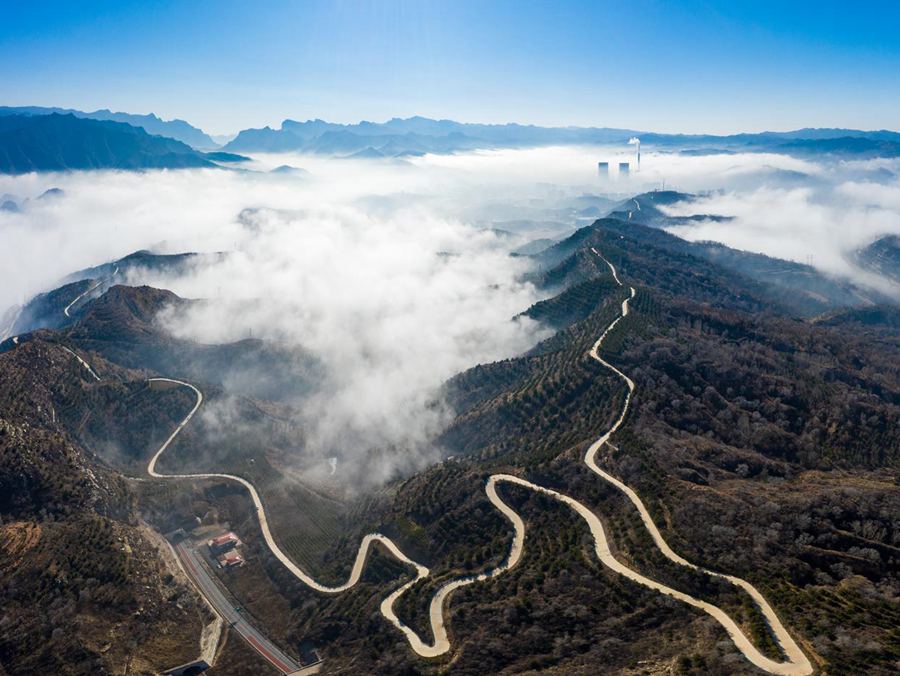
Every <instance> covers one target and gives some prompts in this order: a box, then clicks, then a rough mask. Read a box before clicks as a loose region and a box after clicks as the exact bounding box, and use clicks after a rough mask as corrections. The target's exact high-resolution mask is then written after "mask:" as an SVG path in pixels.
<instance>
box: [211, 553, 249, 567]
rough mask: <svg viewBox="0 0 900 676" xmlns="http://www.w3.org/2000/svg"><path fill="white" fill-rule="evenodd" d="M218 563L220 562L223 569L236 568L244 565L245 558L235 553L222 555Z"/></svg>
mask: <svg viewBox="0 0 900 676" xmlns="http://www.w3.org/2000/svg"><path fill="white" fill-rule="evenodd" d="M216 561H218V562H219V566H221V567H222V568H234V567H235V566H243V565H244V557H243V556H241V555H240V554H238V553H237V552H235V551H231V552H228V553H227V554H222V556H220V557H219V558H218V559H216Z"/></svg>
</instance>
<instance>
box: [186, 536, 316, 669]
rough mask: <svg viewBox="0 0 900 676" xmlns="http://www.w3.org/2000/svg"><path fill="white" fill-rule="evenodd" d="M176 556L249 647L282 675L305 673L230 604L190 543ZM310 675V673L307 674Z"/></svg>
mask: <svg viewBox="0 0 900 676" xmlns="http://www.w3.org/2000/svg"><path fill="white" fill-rule="evenodd" d="M175 552H176V553H177V554H178V558H180V559H181V563H182V565H183V566H184V569H185V570H186V571H187V573H188V575H189V576H190V578H191V580H192V581H193V582H194V584H195V585H197V588H198V589H199V590H200V592H201V593H202V594H203V595H204V596H205V597H206V599H207V600H208V601H209V602H210V603H211V604H212V606H213V607H214V608H215V609H216V611H217V612H218V613H219V615H221V616H222V618H223V619H224V620H225V623H226V624H228V625H229V626H230V627H231V628H232V629H233V630H234V631H236V632H237V633H238V634H240V635H241V638H243V639H244V640H245V641H247V643H249V644H250V645H251V646H253V648H255V649H256V652H258V653H259V654H260V655H262V656H263V657H264V658H265V659H266V660H267V661H268V662H269V663H270V664H271V665H272V666H273V667H275V668H276V669H278V670H279V671H280V672H281V673H282V674H295V673H303V672H304V671H305V670H303V667H301V666H300V664H298V663H297V662H296V661H294V660H293V659H291V658H290V657H288V656H287V655H285V654H284V653H283V652H282V651H281V650H280V649H279V648H278V647H277V646H276V645H275V644H274V643H272V642H271V641H270V640H269V639H267V638H266V637H265V636H263V635H262V633H260V631H259V630H258V629H257V628H256V627H254V626H253V625H252V624H250V622H248V621H247V618H245V617H244V616H243V615H242V614H241V612H240V611H238V610H237V608H235V606H234V604H233V603H232V602H231V601H229V600H228V599H227V598H226V597H225V595H224V594H223V593H222V591H221V590H220V589H219V587H218V585H217V584H216V583H215V581H214V580H213V579H212V573H211V572H210V571H209V570H208V569H207V567H206V564H205V563H204V562H203V561H201V558H202V557H201V556H200V554H199V553H198V552H197V550H196V549H194V547H193V546H191V544H190V543H189V542H186V541H185V542H180V543H178V544H177V545H176V546H175ZM307 673H308V672H307Z"/></svg>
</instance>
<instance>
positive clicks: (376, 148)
mask: <svg viewBox="0 0 900 676" xmlns="http://www.w3.org/2000/svg"><path fill="white" fill-rule="evenodd" d="M63 119H65V120H67V121H65V122H63V121H61V120H63ZM79 122H83V123H84V124H79ZM98 124H120V125H126V126H127V127H128V128H130V129H132V130H138V131H140V132H142V133H143V136H141V135H140V134H135V133H133V132H130V133H126V132H125V131H123V130H122V128H121V127H119V128H118V132H114V131H112V130H113V129H114V128H113V127H100V126H96V125H98ZM101 130H102V131H101ZM0 134H2V136H3V138H2V139H0V172H3V173H20V172H26V171H35V170H36V171H54V170H62V169H94V168H122V169H142V168H162V167H168V168H180V167H202V166H211V164H212V163H213V162H238V161H241V160H243V159H246V158H243V157H241V156H239V155H236V154H235V153H261V152H267V153H281V152H299V153H314V154H322V155H331V156H337V157H349V158H357V159H366V158H368V159H379V158H402V157H408V156H416V155H424V154H426V153H436V154H446V153H454V152H463V151H469V150H474V149H479V148H531V147H539V146H548V145H623V146H624V145H625V144H626V143H627V142H628V141H629V139H631V138H632V137H635V136H638V137H640V139H641V142H642V143H643V144H644V147H645V148H648V149H653V148H656V149H662V150H668V151H678V152H680V153H682V154H686V155H707V154H719V153H734V152H776V153H783V154H789V155H795V156H800V157H809V156H817V157H829V156H832V157H841V158H846V157H851V158H855V159H866V158H872V157H900V133H898V132H893V131H886V130H880V131H860V130H854V129H798V130H795V131H788V132H761V133H757V134H732V135H728V136H714V135H708V134H693V135H692V134H657V133H652V132H641V131H637V130H634V129H618V128H610V127H537V126H534V125H521V124H471V123H463V122H455V121H453V120H433V119H429V118H426V117H410V118H393V119H391V120H388V121H387V122H367V121H363V122H360V123H358V124H337V123H334V122H326V121H325V120H319V119H316V120H308V121H306V122H296V121H294V120H285V121H284V122H282V124H281V128H280V129H271V128H270V127H264V128H262V129H245V130H243V131H241V132H240V133H239V134H238V135H237V136H236V137H235V138H234V139H233V140H231V141H230V142H229V143H227V144H226V145H225V146H223V147H222V148H221V150H220V151H218V152H212V153H204V152H201V151H199V150H198V149H215V148H217V147H218V145H217V144H216V142H215V141H214V140H213V139H212V138H211V137H210V136H209V135H207V134H205V133H204V132H202V131H201V130H200V129H197V128H196V127H193V126H191V125H190V124H188V123H187V122H184V121H182V120H171V121H164V120H161V119H160V118H159V117H157V116H156V115H153V114H150V115H131V114H128V113H113V112H110V111H108V110H98V111H94V112H92V113H85V112H82V111H77V110H71V109H63V108H44V107H38V106H24V107H0ZM102 134H114V135H116V136H117V138H116V139H115V140H112V141H111V144H107V143H106V141H101V139H100V135H102ZM126 139H127V140H126ZM151 139H152V140H151Z"/></svg>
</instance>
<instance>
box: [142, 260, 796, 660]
mask: <svg viewBox="0 0 900 676" xmlns="http://www.w3.org/2000/svg"><path fill="white" fill-rule="evenodd" d="M592 251H593V253H594V254H595V255H597V256H598V257H599V258H600V259H601V260H603V261H604V262H605V263H606V265H607V266H609V269H610V272H611V273H612V276H613V279H614V280H615V282H616V284H617V285H619V286H621V287H623V288H624V284H622V281H621V280H620V279H619V276H618V273H617V271H616V268H615V266H613V264H612V263H611V262H610V261H608V260H607V259H606V258H604V257H603V256H602V254H601V253H600V252H599V251H597V249H595V248H592ZM628 288H629V292H630V293H629V296H628V297H627V298H626V299H625V300H624V301H622V311H621V314H620V315H619V316H618V317H616V319H615V320H614V321H613V322H612V323H611V324H610V325H609V326H608V327H607V328H606V330H605V331H604V332H603V334H602V335H601V336H600V337H599V338H598V339H597V341H596V342H595V343H594V345H593V346H592V347H591V350H590V353H589V354H590V357H591V358H592V359H594V360H596V361H597V362H599V363H600V364H602V365H603V366H605V367H606V368H607V369H609V370H611V371H612V372H613V373H615V374H616V375H617V376H619V377H620V378H621V379H622V380H623V381H624V382H625V384H626V385H627V387H628V392H627V394H626V396H625V402H624V404H623V406H622V411H621V413H620V414H619V417H618V418H617V419H616V421H615V422H614V423H613V425H612V427H610V429H609V430H607V431H606V432H605V433H604V434H603V435H602V436H601V437H599V438H598V439H597V440H596V441H594V443H592V444H591V446H590V447H589V448H588V450H587V452H586V454H585V457H584V462H585V464H586V465H587V466H588V468H590V469H591V471H593V472H594V473H595V474H597V475H598V476H599V477H601V478H602V479H604V480H605V481H607V482H609V483H610V484H612V485H613V486H615V487H616V488H617V489H619V490H620V491H622V492H623V493H624V494H625V496H626V497H627V498H628V499H629V500H630V501H631V503H632V504H633V505H634V506H635V508H636V509H637V510H638V513H639V514H640V517H641V521H642V522H643V524H644V527H645V528H646V529H647V530H648V531H649V532H650V535H651V536H652V538H653V542H654V543H655V544H656V546H657V547H658V548H659V550H660V551H661V552H662V553H663V555H664V556H665V557H666V558H668V559H669V560H670V561H672V562H674V563H676V564H678V565H681V566H685V567H688V568H691V569H693V570H697V571H701V572H703V573H706V574H708V575H712V576H715V577H719V578H721V579H724V580H727V581H728V582H730V583H731V584H733V585H735V586H737V587H740V588H741V589H743V590H744V591H745V592H747V594H749V595H750V597H751V598H752V599H753V601H754V602H755V603H756V605H757V606H758V608H759V610H760V611H761V612H762V614H763V616H764V617H765V619H766V621H767V622H768V625H769V628H770V629H771V631H772V634H773V635H774V636H775V639H776V641H777V642H778V645H779V646H780V648H781V650H782V652H783V653H784V656H785V658H786V660H785V661H776V660H773V659H771V658H769V657H767V656H766V655H763V654H762V653H761V652H760V651H759V650H758V649H757V648H756V647H755V646H754V645H753V643H752V642H751V641H750V639H748V638H747V636H746V635H745V634H744V633H743V631H741V629H740V627H739V626H738V625H737V623H736V622H735V621H734V620H733V619H732V618H731V617H730V616H729V615H728V614H727V613H726V612H725V611H723V610H722V609H721V608H719V607H718V606H716V605H714V604H712V603H708V602H706V601H703V600H701V599H698V598H696V597H694V596H691V595H689V594H685V593H684V592H680V591H678V590H676V589H673V588H671V587H669V586H667V585H664V584H662V583H659V582H656V581H655V580H652V579H650V578H648V577H646V576H644V575H642V574H640V573H638V572H636V571H634V570H632V569H631V568H628V567H627V566H626V565H625V564H623V563H621V562H620V561H619V560H618V559H616V558H615V556H614V555H613V553H612V551H611V549H610V545H609V541H608V539H607V537H606V533H605V531H604V529H603V524H602V523H601V521H600V519H599V518H598V517H597V516H596V515H595V514H594V513H593V512H592V511H591V510H590V509H589V508H588V507H586V506H585V505H583V504H582V503H580V502H578V501H577V500H575V499H574V498H572V497H569V496H567V495H564V494H562V493H559V492H557V491H555V490H552V489H549V488H545V487H543V486H539V485H537V484H535V483H532V482H530V481H528V480H526V479H523V478H521V477H518V476H514V475H512V474H494V475H492V476H490V477H489V478H488V481H487V484H486V486H485V491H486V493H487V496H488V499H489V500H490V501H491V504H493V505H494V506H495V507H496V508H497V509H498V510H499V511H500V512H501V513H502V514H503V515H504V516H505V517H506V518H507V519H508V520H509V522H510V523H511V524H512V527H513V542H512V546H511V548H510V552H509V556H508V557H507V559H506V560H505V561H504V563H503V564H501V565H500V566H498V567H497V568H494V569H493V570H490V571H486V572H483V573H480V574H478V575H472V576H468V577H464V578H458V579H455V580H452V581H450V582H447V583H446V584H444V585H442V586H441V587H439V588H438V590H437V592H436V593H435V595H434V597H432V600H431V603H430V606H429V617H430V623H431V630H432V635H433V637H434V640H433V642H432V643H426V642H425V641H423V640H422V638H421V637H420V636H419V635H418V634H417V633H416V632H415V631H413V629H412V628H410V627H408V626H406V625H405V624H403V622H402V621H401V620H400V619H399V618H398V617H397V615H396V613H395V612H394V604H395V603H396V601H397V599H398V598H400V597H401V596H402V595H403V594H404V593H405V592H406V591H407V590H409V589H410V588H411V587H412V586H413V585H415V584H416V583H417V582H419V581H420V580H423V579H425V578H427V577H428V575H429V570H428V568H426V567H425V566H423V565H421V564H419V563H417V562H415V561H413V560H412V559H410V558H409V557H408V556H406V555H405V554H404V553H403V552H402V551H401V550H400V548H399V547H398V546H397V545H396V544H395V543H394V542H393V541H392V540H391V539H390V538H388V537H386V536H385V535H382V534H381V533H370V534H368V535H366V536H365V537H364V538H363V540H362V542H361V543H360V546H359V550H358V551H357V554H356V559H355V561H354V563H353V568H352V570H351V572H350V576H349V578H348V580H347V582H345V583H344V584H342V585H338V586H334V587H329V586H326V585H323V584H321V583H319V582H317V581H316V580H315V579H313V578H312V577H311V576H310V575H308V574H307V573H306V572H304V571H303V570H301V569H300V568H299V567H297V566H296V565H295V564H294V562H293V561H291V560H290V558H288V556H287V555H286V554H285V553H284V552H283V551H282V550H281V548H280V547H279V546H278V544H277V543H276V542H275V539H274V537H273V536H272V533H271V530H270V529H269V524H268V519H267V517H266V511H265V508H264V506H263V503H262V500H261V499H260V496H259V493H258V492H257V490H256V488H255V487H254V486H253V484H251V483H250V482H248V481H247V480H245V479H242V478H241V477H238V476H235V475H233V474H221V473H198V474H160V473H159V472H157V471H156V464H157V461H158V460H159V458H160V456H161V455H162V454H163V453H164V452H165V450H166V449H167V448H168V447H169V446H170V445H171V443H172V442H173V441H174V440H175V438H176V437H177V436H178V434H179V433H180V432H181V431H182V430H183V429H184V427H185V425H187V424H188V423H189V422H190V420H191V418H193V416H194V414H195V413H196V412H197V409H199V408H200V405H201V404H202V403H203V394H202V393H201V392H200V390H198V389H197V388H196V387H194V386H193V385H191V384H190V383H186V382H184V381H181V380H175V379H171V378H151V379H150V381H151V382H168V383H173V384H176V385H182V386H184V387H188V388H190V389H191V390H193V391H194V393H195V394H196V395H197V400H196V403H195V404H194V407H193V408H192V409H191V411H190V413H188V415H187V416H186V417H185V418H184V420H182V421H181V423H179V425H178V427H176V428H175V430H174V431H173V432H172V434H171V435H170V436H169V438H168V439H166V441H165V443H163V445H162V446H160V448H159V450H157V451H156V453H155V454H154V455H153V457H152V458H151V459H150V462H149V464H148V465H147V473H148V474H149V475H150V476H151V477H155V478H161V479H224V480H227V481H234V482H236V483H239V484H241V485H242V486H243V487H244V488H246V489H247V491H248V492H249V493H250V497H251V498H252V499H253V504H254V506H255V508H256V515H257V518H258V519H259V524H260V528H261V530H262V534H263V538H264V539H265V542H266V544H267V545H268V547H269V549H270V550H271V551H272V554H273V555H274V556H275V557H276V558H277V559H278V560H279V561H281V563H282V564H284V566H285V567H286V568H287V569H288V570H289V571H290V572H291V573H292V574H293V575H294V576H295V577H297V578H298V579H299V580H300V581H302V582H303V583H304V584H306V585H307V586H309V587H311V588H312V589H315V590H316V591H319V592H322V593H327V594H336V593H340V592H342V591H345V590H347V589H350V588H351V587H353V586H354V585H355V584H356V583H357V582H358V581H359V579H360V576H361V575H362V571H363V569H364V566H365V561H366V558H367V556H368V553H369V550H370V549H371V547H372V545H373V544H374V543H376V542H377V543H379V544H381V545H382V546H383V547H384V548H385V549H387V550H388V551H389V552H390V553H391V554H392V555H393V556H394V557H395V558H396V559H397V560H399V561H401V562H402V563H405V564H407V565H409V566H411V567H412V568H413V569H414V570H415V571H416V575H415V577H414V578H413V579H412V580H410V581H408V582H406V583H405V584H404V585H402V586H401V587H399V588H397V589H396V590H394V591H393V592H391V594H390V595H388V596H387V597H386V598H385V599H384V600H383V601H382V603H381V613H382V615H384V617H385V618H386V619H387V620H388V621H389V622H391V624H393V625H394V626H395V627H397V628H398V629H399V630H400V631H402V632H403V634H404V635H405V636H406V638H407V640H408V641H409V644H410V647H411V648H412V649H413V650H414V651H415V652H416V653H417V654H418V655H421V656H422V657H437V656H439V655H443V654H444V653H446V652H448V651H449V650H450V640H449V637H448V634H447V627H446V625H445V623H444V606H445V603H446V601H447V598H448V597H449V596H450V594H452V593H453V592H454V591H455V590H457V589H459V588H461V587H464V586H467V585H470V584H474V583H476V582H482V581H485V580H489V579H491V578H494V577H497V576H498V575H501V574H502V573H504V572H506V571H508V570H509V569H511V568H513V567H514V566H515V565H516V564H517V563H518V562H519V560H520V559H521V556H522V552H523V550H524V546H525V523H524V521H523V520H522V517H521V516H519V515H518V514H517V513H516V512H515V511H514V510H513V509H512V508H511V507H510V506H509V505H507V504H506V503H505V502H504V501H503V499H502V498H501V497H500V495H499V494H498V492H497V486H498V485H500V484H504V483H506V484H513V485H517V486H522V487H525V488H528V489H530V490H533V491H535V492H538V493H542V494H544V495H548V496H550V497H552V498H555V499H556V500H559V501H560V502H562V503H563V504H565V505H567V506H569V507H571V508H572V509H573V510H574V511H575V512H576V513H577V514H578V515H579V516H580V517H581V518H583V519H584V520H585V521H586V522H587V525H588V527H589V528H590V531H591V535H592V536H593V538H594V550H595V552H596V554H597V557H598V558H599V559H600V561H601V563H603V565H605V566H606V567H607V568H609V569H610V570H612V571H614V572H616V573H618V574H620V575H622V576H623V577H627V578H628V579H630V580H632V581H634V582H637V583H638V584H641V585H644V586H645V587H648V588H650V589H654V590H656V591H658V592H660V593H662V594H665V595H667V596H670V597H672V598H675V599H678V600H680V601H683V602H684V603H687V604H688V605H691V606H693V607H695V608H698V609H700V610H702V611H704V612H705V613H707V614H708V615H710V616H711V617H712V618H713V619H715V620H716V621H717V622H718V623H719V624H720V625H721V626H722V627H723V628H724V629H725V631H726V632H727V633H728V635H729V637H730V638H731V640H732V641H733V642H734V644H735V646H736V647H737V649H738V650H739V651H740V652H741V653H742V654H743V655H744V657H746V659H747V660H748V661H750V662H751V663H752V664H754V665H755V666H757V667H759V668H760V669H762V670H763V671H766V672H768V673H770V674H784V675H788V676H806V675H807V674H811V673H812V672H813V667H812V664H811V663H810V661H809V659H808V658H807V657H806V655H805V654H804V653H803V651H802V650H800V647H799V646H798V645H797V643H796V642H795V641H794V639H793V638H792V637H791V635H790V633H788V631H787V629H785V627H784V625H783V624H782V623H781V620H780V619H779V618H778V615H777V614H776V613H775V611H774V610H773V609H772V607H771V606H770V605H769V604H768V602H767V601H766V600H765V598H764V597H763V595H762V594H761V593H760V592H759V591H758V590H757V589H756V588H755V587H754V586H753V585H751V584H750V583H749V582H747V581H745V580H742V579H741V578H738V577H734V576H731V575H725V574H722V573H717V572H714V571H711V570H708V569H706V568H702V567H700V566H697V565H695V564H693V563H690V562H689V561H687V560H686V559H684V558H683V557H681V556H679V555H678V554H676V553H675V552H674V551H673V550H672V549H671V547H669V545H668V543H667V542H666V541H665V539H664V538H663V536H662V534H661V533H660V531H659V529H658V528H657V527H656V524H655V523H654V521H653V518H652V517H651V516H650V512H649V511H648V510H647V508H646V506H645V505H644V503H643V501H642V500H641V499H640V497H639V496H638V494H637V493H636V492H635V491H634V490H633V489H631V488H629V487H628V486H627V485H626V484H624V483H622V482H621V481H619V480H618V479H616V478H615V477H614V476H612V475H611V474H609V473H608V472H606V471H604V470H603V469H601V468H600V466H599V465H598V464H597V452H598V451H599V450H600V449H601V448H602V447H603V445H604V444H607V443H608V442H609V438H610V437H611V436H612V435H613V434H614V433H615V432H616V431H617V430H618V429H619V428H620V427H621V426H622V424H623V423H624V421H625V418H626V416H627V414H628V411H629V408H630V405H631V399H632V396H633V394H634V390H635V385H634V381H632V380H631V379H630V378H629V377H628V376H626V375H625V374H624V373H622V372H621V371H620V370H619V369H617V368H616V367H615V366H613V365H612V364H610V363H608V362H607V361H605V360H604V359H603V358H602V357H601V356H600V353H599V350H600V347H601V346H602V344H603V341H604V340H605V339H606V337H607V336H608V335H609V333H610V332H611V331H612V330H613V329H614V328H615V327H616V325H617V324H618V323H619V322H620V321H621V320H622V319H624V318H625V317H627V316H628V311H629V307H628V304H629V301H630V300H631V299H633V298H634V296H635V290H634V287H628Z"/></svg>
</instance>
